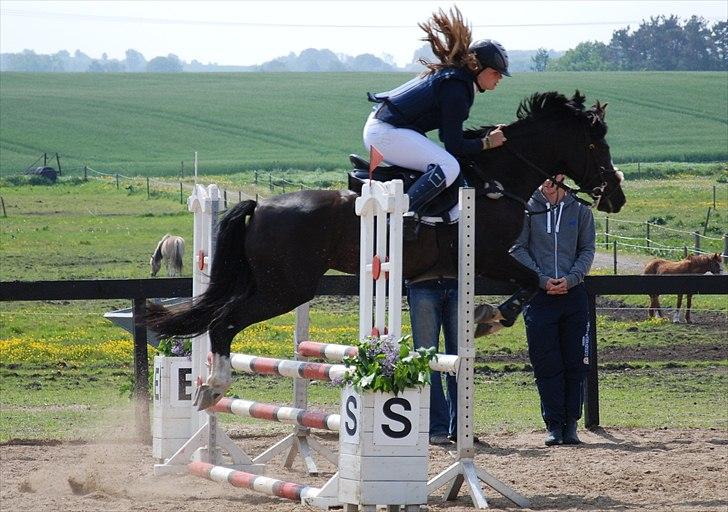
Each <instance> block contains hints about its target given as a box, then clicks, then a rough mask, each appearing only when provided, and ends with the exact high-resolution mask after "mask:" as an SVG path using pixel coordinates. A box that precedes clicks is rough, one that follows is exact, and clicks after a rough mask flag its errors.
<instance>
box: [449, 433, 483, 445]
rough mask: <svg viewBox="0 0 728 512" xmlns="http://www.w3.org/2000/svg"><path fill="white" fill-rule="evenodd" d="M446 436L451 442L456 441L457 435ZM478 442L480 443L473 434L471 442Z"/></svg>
mask: <svg viewBox="0 0 728 512" xmlns="http://www.w3.org/2000/svg"><path fill="white" fill-rule="evenodd" d="M447 438H448V439H449V440H450V441H452V442H453V443H457V442H458V436H457V435H455V434H450V435H449V436H447ZM479 443H480V439H479V438H478V436H473V444H479Z"/></svg>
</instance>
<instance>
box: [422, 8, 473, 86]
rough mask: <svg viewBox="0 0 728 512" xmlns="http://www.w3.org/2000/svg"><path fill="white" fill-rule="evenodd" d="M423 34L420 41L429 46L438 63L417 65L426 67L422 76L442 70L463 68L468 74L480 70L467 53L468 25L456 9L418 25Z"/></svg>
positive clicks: (470, 34) (438, 13)
mask: <svg viewBox="0 0 728 512" xmlns="http://www.w3.org/2000/svg"><path fill="white" fill-rule="evenodd" d="M417 26H419V27H420V28H421V29H422V30H424V31H425V34H427V35H426V36H425V37H423V38H422V41H427V42H428V43H430V47H431V48H432V53H434V54H435V56H436V57H437V58H438V59H439V61H440V62H428V61H426V60H425V59H420V60H419V62H420V63H421V64H423V65H424V66H426V67H427V70H426V71H424V73H423V75H429V74H432V73H434V72H435V71H437V70H439V69H443V68H449V67H457V68H466V69H468V70H469V71H471V72H472V73H477V72H478V71H479V70H480V63H479V62H478V59H477V58H476V57H475V54H474V53H471V52H469V51H468V48H469V47H470V43H471V40H472V33H471V30H470V26H469V25H468V24H467V23H466V22H465V21H464V20H463V15H462V14H461V13H460V9H458V8H457V7H454V8H452V9H450V12H449V14H446V13H445V11H443V10H442V9H440V10H439V11H438V12H434V13H432V17H431V18H430V19H429V20H427V21H426V22H424V23H418V24H417Z"/></svg>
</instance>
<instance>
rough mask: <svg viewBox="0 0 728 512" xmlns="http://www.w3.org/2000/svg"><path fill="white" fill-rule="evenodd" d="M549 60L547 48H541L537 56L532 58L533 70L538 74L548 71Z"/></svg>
mask: <svg viewBox="0 0 728 512" xmlns="http://www.w3.org/2000/svg"><path fill="white" fill-rule="evenodd" d="M549 59H550V57H549V51H548V50H547V49H546V48H539V49H538V50H537V51H536V55H534V56H533V57H531V69H532V70H533V71H537V72H541V71H546V68H547V67H548V65H549Z"/></svg>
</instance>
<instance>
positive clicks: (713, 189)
mask: <svg viewBox="0 0 728 512" xmlns="http://www.w3.org/2000/svg"><path fill="white" fill-rule="evenodd" d="M713 210H715V185H713Z"/></svg>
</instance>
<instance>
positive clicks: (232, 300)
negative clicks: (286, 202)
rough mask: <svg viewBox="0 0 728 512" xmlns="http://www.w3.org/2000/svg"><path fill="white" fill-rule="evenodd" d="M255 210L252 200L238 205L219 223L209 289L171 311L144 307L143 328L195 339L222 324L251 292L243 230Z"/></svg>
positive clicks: (165, 334)
mask: <svg viewBox="0 0 728 512" xmlns="http://www.w3.org/2000/svg"><path fill="white" fill-rule="evenodd" d="M256 206H257V203H256V202H255V201H253V200H248V201H243V202H241V203H238V204H236V205H235V206H233V207H232V208H231V209H230V211H229V212H228V213H227V214H226V215H225V217H224V218H223V219H222V221H221V222H220V225H219V228H218V232H217V246H216V249H215V255H214V258H213V260H212V272H211V273H210V285H209V286H208V288H207V290H206V291H205V293H203V294H202V295H200V296H199V297H195V298H194V299H193V302H192V304H185V305H182V306H176V307H173V308H165V307H164V306H161V305H159V304H152V303H149V304H147V316H146V324H147V326H149V328H150V329H152V330H153V331H155V332H157V333H158V334H159V336H160V337H161V338H171V337H173V336H189V337H191V336H198V335H200V334H202V333H204V332H205V331H208V330H209V329H210V326H211V324H214V323H215V322H216V321H219V320H223V319H224V318H225V317H226V316H227V315H228V314H229V313H231V312H232V311H233V310H234V309H235V307H236V305H237V303H238V302H239V301H240V300H241V299H243V298H245V297H246V296H248V295H249V294H250V293H251V292H252V290H253V287H254V286H255V283H254V282H253V279H252V275H251V271H250V265H249V264H248V262H247V259H246V257H245V228H246V220H247V217H249V216H251V215H252V214H253V210H255V207H256Z"/></svg>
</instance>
